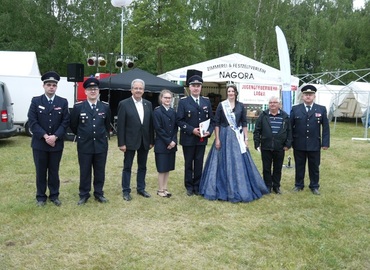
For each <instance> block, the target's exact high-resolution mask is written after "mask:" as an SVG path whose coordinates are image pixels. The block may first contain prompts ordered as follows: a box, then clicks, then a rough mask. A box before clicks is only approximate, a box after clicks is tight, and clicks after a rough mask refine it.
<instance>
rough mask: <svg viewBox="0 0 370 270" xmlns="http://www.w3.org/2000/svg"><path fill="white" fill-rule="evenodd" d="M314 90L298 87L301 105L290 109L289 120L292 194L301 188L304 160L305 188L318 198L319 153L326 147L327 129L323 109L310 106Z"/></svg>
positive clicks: (328, 140) (327, 122)
mask: <svg viewBox="0 0 370 270" xmlns="http://www.w3.org/2000/svg"><path fill="white" fill-rule="evenodd" d="M316 91H317V89H316V87H315V86H313V85H306V86H304V87H302V89H301V92H302V99H303V103H301V104H299V105H296V106H293V108H292V111H291V113H290V121H291V124H292V135H293V144H292V146H293V149H294V152H293V153H294V160H295V187H294V191H301V190H303V188H304V176H305V168H306V161H307V160H308V172H309V177H310V185H309V188H310V189H311V191H312V193H313V194H314V195H320V192H319V187H320V185H319V166H320V160H321V151H320V150H321V148H322V149H323V150H327V149H328V148H329V146H330V130H329V120H328V117H327V112H326V108H325V107H324V106H321V105H318V104H316V103H314V99H315V96H316Z"/></svg>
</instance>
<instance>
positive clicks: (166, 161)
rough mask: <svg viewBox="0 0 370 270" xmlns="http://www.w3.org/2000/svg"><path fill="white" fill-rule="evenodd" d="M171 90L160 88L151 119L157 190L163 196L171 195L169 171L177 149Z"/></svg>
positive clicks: (173, 162) (174, 113) (173, 163)
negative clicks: (168, 184) (153, 130)
mask: <svg viewBox="0 0 370 270" xmlns="http://www.w3.org/2000/svg"><path fill="white" fill-rule="evenodd" d="M172 96H173V95H172V92H171V91H170V90H166V89H165V90H162V91H161V93H160V94H159V104H161V105H160V106H158V107H157V108H155V109H154V113H153V121H154V129H155V144H154V153H155V164H156V167H157V171H158V186H159V188H158V192H157V194H158V195H159V196H161V197H163V198H169V197H171V193H170V192H168V190H167V183H168V178H169V175H170V171H172V170H174V169H175V159H176V151H177V130H178V127H177V125H176V112H175V110H174V109H173V108H171V103H172Z"/></svg>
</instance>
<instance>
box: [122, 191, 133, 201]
mask: <svg viewBox="0 0 370 270" xmlns="http://www.w3.org/2000/svg"><path fill="white" fill-rule="evenodd" d="M123 199H124V200H125V201H131V200H132V197H131V195H130V193H123Z"/></svg>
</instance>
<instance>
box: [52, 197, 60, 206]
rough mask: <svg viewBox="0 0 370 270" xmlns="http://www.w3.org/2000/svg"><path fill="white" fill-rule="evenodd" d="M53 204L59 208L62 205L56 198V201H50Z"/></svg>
mask: <svg viewBox="0 0 370 270" xmlns="http://www.w3.org/2000/svg"><path fill="white" fill-rule="evenodd" d="M50 201H51V202H52V203H53V204H55V205H56V206H61V205H62V202H61V201H59V199H58V198H56V199H53V200H50Z"/></svg>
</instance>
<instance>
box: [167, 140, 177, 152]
mask: <svg viewBox="0 0 370 270" xmlns="http://www.w3.org/2000/svg"><path fill="white" fill-rule="evenodd" d="M175 146H176V143H175V142H174V141H172V142H171V143H170V144H169V145H168V146H167V149H168V150H171V149H172V148H174V147H175Z"/></svg>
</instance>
